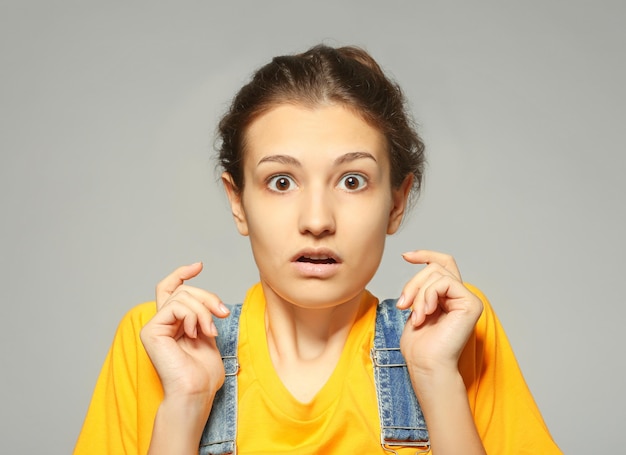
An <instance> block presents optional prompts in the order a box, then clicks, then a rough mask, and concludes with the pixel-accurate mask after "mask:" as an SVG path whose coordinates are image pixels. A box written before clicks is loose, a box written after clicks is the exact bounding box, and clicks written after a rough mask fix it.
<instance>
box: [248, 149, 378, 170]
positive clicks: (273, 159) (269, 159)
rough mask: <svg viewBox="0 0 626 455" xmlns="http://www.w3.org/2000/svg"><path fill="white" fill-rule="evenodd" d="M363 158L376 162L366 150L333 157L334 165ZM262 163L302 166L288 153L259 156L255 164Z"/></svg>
mask: <svg viewBox="0 0 626 455" xmlns="http://www.w3.org/2000/svg"><path fill="white" fill-rule="evenodd" d="M363 158H367V159H371V160H374V162H376V163H377V162H378V161H376V158H374V155H372V154H371V153H368V152H350V153H346V154H345V155H341V156H340V157H337V159H335V163H334V164H335V165H339V164H343V163H349V162H351V161H355V160H360V159H363ZM262 163H280V164H289V165H292V166H297V167H302V163H301V162H300V161H299V160H297V159H296V158H294V157H293V156H289V155H268V156H264V157H263V158H261V159H260V160H259V162H258V164H257V166H259V165H260V164H262Z"/></svg>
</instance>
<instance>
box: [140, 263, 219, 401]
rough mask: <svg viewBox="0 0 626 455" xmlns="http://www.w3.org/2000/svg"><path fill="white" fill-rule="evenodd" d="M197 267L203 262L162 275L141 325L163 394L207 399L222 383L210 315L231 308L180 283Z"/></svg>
mask: <svg viewBox="0 0 626 455" xmlns="http://www.w3.org/2000/svg"><path fill="white" fill-rule="evenodd" d="M201 270H202V264H201V263H195V264H191V265H187V266H183V267H180V268H178V269H176V270H175V271H174V272H173V273H171V274H170V275H168V276H167V277H166V278H164V279H163V280H162V281H161V282H160V283H159V284H158V285H157V288H156V303H157V313H156V315H155V316H154V317H153V318H152V319H151V320H150V321H149V322H148V323H147V324H146V325H145V326H144V327H143V329H142V330H141V334H140V335H141V341H142V343H143V345H144V347H145V349H146V352H147V353H148V356H149V357H150V360H151V361H152V364H153V365H154V368H155V369H156V371H157V373H158V375H159V378H160V379H161V384H162V386H163V392H164V400H167V399H171V398H174V399H177V398H178V399H188V398H192V397H195V398H200V399H203V398H204V400H206V402H207V403H210V402H212V400H213V397H214V396H215V393H216V392H217V390H218V389H219V388H220V387H221V386H222V384H223V383H224V364H223V363H222V358H221V355H220V352H219V351H218V349H217V346H216V344H215V337H216V336H217V329H216V327H215V324H214V323H213V318H212V315H214V316H217V317H220V318H224V317H227V316H228V315H229V314H230V313H229V310H228V308H226V306H225V305H224V304H223V303H222V302H221V300H220V299H219V297H217V296H216V295H215V294H212V293H210V292H207V291H205V290H203V289H199V288H196V287H191V286H187V285H185V284H184V283H185V281H186V280H189V279H191V278H193V277H195V276H197V275H198V274H199V273H200V271H201ZM209 406H210V405H209Z"/></svg>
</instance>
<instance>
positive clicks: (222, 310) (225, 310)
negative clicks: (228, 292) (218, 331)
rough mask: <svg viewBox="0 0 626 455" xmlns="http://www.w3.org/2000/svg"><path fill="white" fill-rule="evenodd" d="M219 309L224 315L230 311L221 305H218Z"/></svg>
mask: <svg viewBox="0 0 626 455" xmlns="http://www.w3.org/2000/svg"><path fill="white" fill-rule="evenodd" d="M219 309H220V311H221V312H222V313H224V314H228V313H230V310H229V309H228V307H227V306H226V305H224V304H223V303H220V304H219Z"/></svg>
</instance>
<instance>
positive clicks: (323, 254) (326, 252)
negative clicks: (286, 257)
mask: <svg viewBox="0 0 626 455" xmlns="http://www.w3.org/2000/svg"><path fill="white" fill-rule="evenodd" d="M306 259H309V260H313V261H329V262H331V263H339V262H341V257H340V256H339V255H338V254H337V253H335V252H334V251H333V250H331V249H329V248H305V249H302V250H300V251H298V252H297V253H296V254H295V255H294V256H293V258H292V259H291V261H292V262H297V261H302V260H306Z"/></svg>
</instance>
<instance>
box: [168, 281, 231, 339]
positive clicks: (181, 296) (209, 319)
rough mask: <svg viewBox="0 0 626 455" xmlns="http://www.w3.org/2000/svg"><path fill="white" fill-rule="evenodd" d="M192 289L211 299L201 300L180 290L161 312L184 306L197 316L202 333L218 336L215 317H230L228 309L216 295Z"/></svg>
mask: <svg viewBox="0 0 626 455" xmlns="http://www.w3.org/2000/svg"><path fill="white" fill-rule="evenodd" d="M191 289H192V290H193V291H196V292H198V291H201V292H200V296H201V297H202V296H205V297H206V296H208V297H209V299H205V300H200V299H198V298H197V297H198V296H197V295H194V294H193V293H190V292H188V291H187V290H185V289H181V288H179V289H178V290H176V292H175V293H174V294H172V296H171V297H170V298H169V299H168V301H167V302H166V304H165V305H164V307H163V309H162V310H161V311H163V310H167V309H168V307H169V306H170V305H180V304H182V305H184V306H186V307H187V308H189V309H190V310H191V311H192V312H193V313H194V314H195V315H196V319H197V324H198V325H199V326H200V329H201V330H202V333H204V334H205V335H210V336H217V328H216V327H215V324H214V322H213V315H216V316H218V317H222V318H223V317H225V316H227V315H228V308H226V306H225V305H224V304H223V303H222V302H221V301H220V300H219V298H217V296H216V295H215V294H211V293H209V292H206V291H203V290H202V289H197V288H191ZM185 329H187V327H185ZM185 332H186V333H187V330H185Z"/></svg>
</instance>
